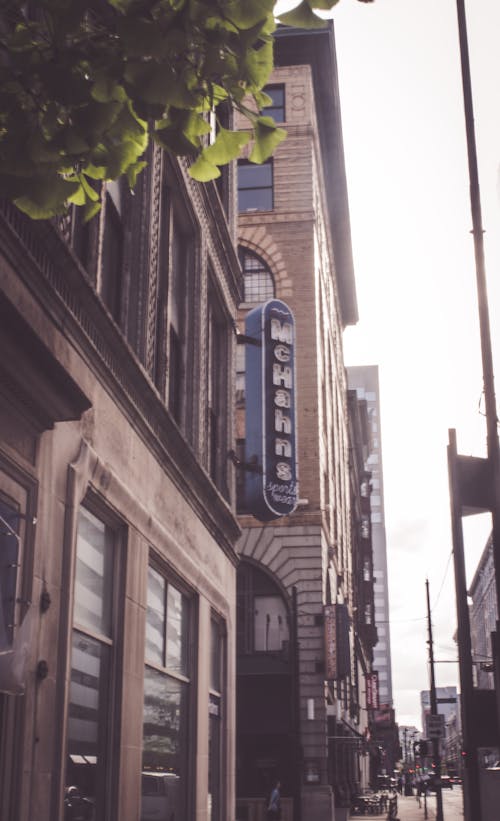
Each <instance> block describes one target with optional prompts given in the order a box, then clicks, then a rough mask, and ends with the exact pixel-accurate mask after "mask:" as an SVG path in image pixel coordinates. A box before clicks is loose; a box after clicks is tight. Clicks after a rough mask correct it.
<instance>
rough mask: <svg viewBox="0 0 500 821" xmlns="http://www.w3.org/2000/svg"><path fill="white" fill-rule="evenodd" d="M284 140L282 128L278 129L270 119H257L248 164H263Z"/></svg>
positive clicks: (284, 133)
mask: <svg viewBox="0 0 500 821" xmlns="http://www.w3.org/2000/svg"><path fill="white" fill-rule="evenodd" d="M284 139H286V131H285V129H284V128H278V127H277V126H276V125H275V123H274V120H273V119H272V117H259V118H258V119H257V122H256V123H255V127H254V140H255V143H254V147H253V149H252V153H251V154H250V157H249V160H250V162H255V163H261V162H265V160H267V159H268V158H269V157H270V156H271V154H272V153H273V151H274V149H275V148H276V147H277V146H278V145H279V144H280V143H281V142H283V140H284Z"/></svg>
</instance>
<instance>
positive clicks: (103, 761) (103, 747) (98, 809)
mask: <svg viewBox="0 0 500 821" xmlns="http://www.w3.org/2000/svg"><path fill="white" fill-rule="evenodd" d="M115 542H116V539H115V534H114V532H113V531H112V530H111V528H109V527H108V525H107V524H105V523H104V522H103V521H101V520H100V519H98V518H97V517H96V516H94V514H93V513H91V512H90V511H89V510H87V509H86V508H85V507H81V508H80V512H79V517H78V532H77V543H76V570H75V593H74V612H73V637H72V654H71V676H70V688H69V707H68V731H67V732H68V750H67V752H68V763H67V770H66V796H65V805H66V807H71V806H73V805H74V804H75V802H76V801H79V802H80V805H81V812H82V813H83V812H84V811H85V808H86V809H87V811H88V812H89V817H92V818H95V819H96V821H97V819H99V821H100V819H104V818H107V817H109V808H110V806H111V804H110V801H111V792H112V791H111V790H110V781H111V777H112V776H111V764H112V762H111V754H110V750H111V733H112V717H113V709H112V707H113V694H112V689H111V688H112V682H113V667H114V664H113V662H114V659H113V655H114V635H113V615H114V614H113V598H114V592H115V591H114V589H113V587H114V579H115V578H116V555H115V554H116V544H115ZM92 812H93V814H91V813H92Z"/></svg>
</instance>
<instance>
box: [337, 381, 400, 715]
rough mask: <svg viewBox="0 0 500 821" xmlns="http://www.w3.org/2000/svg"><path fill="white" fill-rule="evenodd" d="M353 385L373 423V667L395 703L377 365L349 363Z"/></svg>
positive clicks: (386, 700) (385, 697) (384, 700)
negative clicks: (374, 629)
mask: <svg viewBox="0 0 500 821" xmlns="http://www.w3.org/2000/svg"><path fill="white" fill-rule="evenodd" d="M347 379H348V383H349V387H350V388H351V389H355V390H356V392H357V395H358V398H359V399H364V400H366V403H367V408H368V420H369V427H370V436H371V442H370V454H369V456H368V459H367V461H366V465H365V467H366V469H367V470H368V471H370V473H371V477H372V478H371V486H372V493H371V497H370V502H371V532H372V543H373V574H374V594H375V627H376V628H377V635H378V642H377V644H376V645H375V647H374V650H373V667H374V669H375V670H377V671H378V678H379V695H380V702H381V704H385V705H388V706H389V707H392V705H393V697H392V665H391V637H390V629H389V581H388V573H387V544H386V534H385V518H384V480H383V468H382V440H381V436H382V431H381V421H380V391H379V379H378V366H377V365H361V366H349V367H348V368H347Z"/></svg>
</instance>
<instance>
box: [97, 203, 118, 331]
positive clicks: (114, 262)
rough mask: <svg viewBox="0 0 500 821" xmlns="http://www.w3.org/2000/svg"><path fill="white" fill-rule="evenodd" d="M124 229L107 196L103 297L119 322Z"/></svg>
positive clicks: (103, 250)
mask: <svg viewBox="0 0 500 821" xmlns="http://www.w3.org/2000/svg"><path fill="white" fill-rule="evenodd" d="M122 264H123V228H122V222H121V218H120V215H119V213H118V211H117V209H116V207H115V204H114V202H113V200H112V198H111V196H110V195H109V194H106V218H105V223H104V238H103V247H102V275H101V279H102V282H101V296H102V299H103V301H104V303H105V304H106V305H107V307H108V308H109V311H110V312H111V315H112V316H113V318H114V319H115V320H116V322H119V320H120V309H121V297H122Z"/></svg>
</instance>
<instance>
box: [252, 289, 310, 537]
mask: <svg viewBox="0 0 500 821" xmlns="http://www.w3.org/2000/svg"><path fill="white" fill-rule="evenodd" d="M245 335H246V336H247V337H249V338H250V339H252V340H255V344H251V343H250V344H248V343H247V345H246V351H245V353H246V365H245V373H246V389H245V396H246V412H245V437H246V445H245V450H246V457H245V458H246V462H247V463H250V464H254V465H256V468H257V469H256V470H255V471H247V472H246V474H245V501H246V506H247V508H248V510H249V511H250V512H251V513H253V515H254V516H255V517H256V518H257V519H260V520H261V521H269V520H271V519H276V518H278V517H279V516H286V515H287V514H289V513H293V511H294V510H295V508H296V506H297V501H298V484H297V442H296V431H295V320H294V318H293V314H292V312H291V310H290V308H289V307H288V306H287V305H286V304H285V303H284V302H281V300H279V299H271V300H269V302H266V303H264V305H260V306H259V307H258V308H254V309H253V311H250V312H249V313H248V314H247V317H246V321H245Z"/></svg>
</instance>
